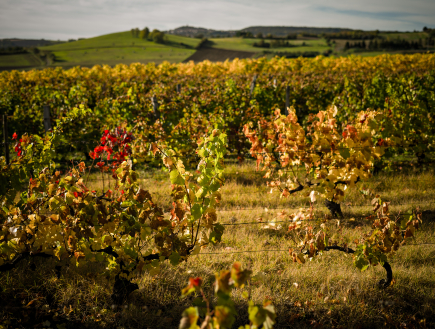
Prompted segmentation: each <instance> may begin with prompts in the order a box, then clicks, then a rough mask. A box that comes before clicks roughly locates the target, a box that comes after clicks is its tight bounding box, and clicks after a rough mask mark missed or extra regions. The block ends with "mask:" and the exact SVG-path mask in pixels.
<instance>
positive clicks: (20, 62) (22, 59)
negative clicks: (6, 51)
mask: <svg viewBox="0 0 435 329" xmlns="http://www.w3.org/2000/svg"><path fill="white" fill-rule="evenodd" d="M39 65H41V61H39V60H38V59H37V58H36V57H35V56H34V55H33V54H17V55H1V56H0V67H3V68H8V67H14V68H23V67H34V66H39Z"/></svg>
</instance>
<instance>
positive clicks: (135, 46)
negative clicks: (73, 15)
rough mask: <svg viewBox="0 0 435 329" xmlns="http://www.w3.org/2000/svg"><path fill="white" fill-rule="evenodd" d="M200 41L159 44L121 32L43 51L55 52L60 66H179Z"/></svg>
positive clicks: (177, 39)
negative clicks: (160, 64)
mask: <svg viewBox="0 0 435 329" xmlns="http://www.w3.org/2000/svg"><path fill="white" fill-rule="evenodd" d="M199 42H200V40H198V39H192V38H186V37H180V36H176V35H167V36H166V40H165V43H164V44H158V43H155V42H152V41H149V40H143V39H140V38H135V37H133V36H132V34H131V33H130V32H118V33H111V34H106V35H102V36H98V37H95V38H89V39H84V40H79V41H74V42H67V43H63V44H59V45H53V46H46V47H41V48H40V49H41V50H42V51H49V52H51V53H53V54H54V56H55V63H54V64H55V65H57V66H59V65H60V66H68V67H70V66H76V65H81V66H93V65H97V64H99V65H103V64H107V65H116V64H119V63H123V64H131V63H137V62H140V63H149V62H155V63H161V62H163V61H169V62H171V63H178V62H181V61H183V60H184V59H186V58H187V57H189V56H190V55H192V54H193V53H194V52H195V47H196V46H197V45H198V43H199Z"/></svg>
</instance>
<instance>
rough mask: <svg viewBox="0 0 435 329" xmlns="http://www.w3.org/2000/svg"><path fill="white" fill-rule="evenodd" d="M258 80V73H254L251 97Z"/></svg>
mask: <svg viewBox="0 0 435 329" xmlns="http://www.w3.org/2000/svg"><path fill="white" fill-rule="evenodd" d="M256 82H257V75H254V77H253V78H252V82H251V92H250V93H249V97H251V96H252V94H253V93H254V89H255V84H256Z"/></svg>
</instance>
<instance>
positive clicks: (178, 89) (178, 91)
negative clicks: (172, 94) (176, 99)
mask: <svg viewBox="0 0 435 329" xmlns="http://www.w3.org/2000/svg"><path fill="white" fill-rule="evenodd" d="M177 93H178V94H179V93H181V85H180V84H179V83H178V84H177Z"/></svg>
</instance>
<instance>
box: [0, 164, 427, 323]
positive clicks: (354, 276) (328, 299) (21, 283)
mask: <svg viewBox="0 0 435 329" xmlns="http://www.w3.org/2000/svg"><path fill="white" fill-rule="evenodd" d="M225 172H226V175H225V176H226V178H227V183H226V185H225V186H224V188H223V190H222V194H223V196H224V197H223V199H222V205H221V207H220V210H219V212H218V215H219V218H220V219H219V221H220V222H222V223H224V224H227V226H226V227H225V228H226V231H225V233H224V236H223V239H222V243H220V244H219V245H218V246H216V247H211V248H206V249H203V251H202V252H201V253H200V254H199V255H198V256H193V257H191V258H190V259H189V260H188V261H187V262H186V263H183V264H181V265H179V266H177V267H176V268H174V267H172V266H171V265H170V264H163V267H162V271H161V273H160V274H159V275H157V276H151V275H148V274H145V275H142V276H141V277H139V278H137V279H136V280H135V282H137V283H138V284H139V291H136V292H135V293H134V296H133V295H132V296H131V297H130V300H129V303H127V305H128V306H127V307H126V308H123V309H120V310H117V309H113V308H112V306H111V305H112V302H111V300H110V294H111V287H110V286H111V284H110V281H107V279H106V277H105V276H104V275H100V274H97V273H95V269H96V268H95V266H97V265H92V266H91V265H90V266H85V267H84V268H82V269H81V270H79V271H78V272H76V271H68V270H64V271H62V276H61V277H60V279H58V278H57V277H56V274H55V271H54V267H53V266H54V265H50V264H44V263H38V262H36V266H37V270H36V271H34V272H32V271H28V270H27V265H25V264H23V266H21V267H19V268H18V269H16V270H14V271H13V272H12V273H10V274H9V275H2V276H1V277H0V282H1V286H2V287H3V288H2V292H1V294H2V299H3V300H4V301H5V300H8V301H9V302H8V304H7V305H3V311H9V312H13V313H16V312H17V310H20V309H22V310H23V312H25V313H23V314H25V315H24V317H23V319H22V323H23V324H25V323H26V321H29V320H31V319H32V316H34V315H37V314H40V318H39V323H43V322H45V321H49V322H50V323H51V324H52V325H53V323H54V324H57V325H62V324H63V325H64V327H65V328H70V327H71V328H72V327H75V326H83V327H85V326H93V327H95V326H99V327H102V328H105V327H120V326H121V327H125V328H177V327H178V324H179V319H180V315H181V313H182V311H183V310H184V309H185V308H186V307H188V306H190V305H191V303H192V299H191V298H180V291H181V289H182V288H184V287H185V285H186V283H187V281H188V278H189V277H197V276H200V277H202V278H203V280H204V286H205V288H204V289H205V291H206V294H207V295H208V296H211V295H212V291H213V289H214V287H213V286H212V281H213V279H214V274H215V273H216V272H219V271H220V270H222V269H225V268H228V267H229V266H231V264H232V263H233V262H234V261H239V262H241V263H242V265H243V267H244V268H248V269H251V270H252V271H253V273H254V274H258V273H260V276H261V277H262V281H260V282H251V283H250V284H249V285H248V286H247V287H246V288H244V289H240V290H237V291H236V292H235V293H234V300H235V303H236V307H237V309H238V310H239V312H240V315H239V316H238V317H237V320H236V324H235V325H234V327H235V328H237V327H238V326H239V325H242V324H245V323H247V322H248V314H247V313H246V303H247V302H246V300H245V299H244V298H243V297H242V292H243V291H248V292H249V294H250V296H251V298H252V299H253V300H255V301H256V302H261V301H262V300H263V299H264V298H265V297H266V296H268V298H270V299H271V300H272V301H273V304H274V305H275V307H276V311H277V324H276V326H275V328H288V327H293V328H312V327H315V326H316V325H317V326H319V325H322V326H323V327H327V328H330V327H331V328H335V327H341V328H343V327H344V328H377V327H383V326H384V325H385V324H386V326H387V327H392V328H396V327H400V326H403V325H404V324H406V325H407V326H411V325H412V326H414V327H416V328H419V327H421V328H425V327H427V328H429V327H431V326H433V325H434V323H435V313H434V311H433V308H432V305H433V302H434V300H435V294H434V291H435V289H434V288H435V278H434V276H433V266H434V265H435V248H434V246H435V227H434V224H435V222H434V204H433V199H434V196H435V180H434V179H433V177H434V176H433V175H434V172H433V169H426V170H419V169H409V170H406V171H405V172H402V173H400V174H396V173H393V174H380V176H377V177H374V178H373V179H371V180H370V181H368V182H366V183H364V184H361V186H359V187H358V188H356V189H354V190H352V192H351V193H350V194H349V195H348V197H347V198H346V201H345V204H346V205H345V207H344V209H343V210H344V213H345V219H344V220H342V221H341V226H342V227H343V230H344V232H345V234H344V237H345V238H346V239H348V241H349V243H350V245H349V246H350V247H353V246H352V243H351V241H352V240H353V239H354V236H355V227H359V228H360V229H361V230H362V231H366V230H367V229H369V228H370V224H369V222H368V221H367V220H364V219H360V218H361V217H362V216H367V215H369V214H370V212H371V206H370V201H369V200H366V199H364V198H363V197H362V195H361V194H360V193H359V192H358V189H359V188H362V187H363V186H364V187H365V188H372V189H374V190H376V191H377V192H379V193H381V194H382V196H383V197H384V198H385V200H388V201H391V205H392V209H393V212H394V213H396V214H397V213H398V212H399V211H402V212H409V210H410V209H411V208H412V207H416V206H420V207H421V210H428V211H426V212H425V214H426V215H425V217H424V224H423V226H422V228H421V229H420V230H419V232H418V233H417V235H416V239H415V241H413V242H412V244H416V245H410V246H405V247H403V248H401V250H400V251H399V252H398V253H397V255H395V256H394V257H393V258H392V259H391V261H390V263H391V266H392V268H393V273H394V278H395V284H394V285H393V286H392V287H390V288H388V289H387V290H380V289H379V288H377V287H376V282H377V281H379V280H380V279H382V278H383V277H384V276H385V271H384V270H383V269H382V268H380V267H379V266H377V267H374V268H372V269H370V270H369V271H366V272H360V271H359V270H357V269H356V268H355V267H354V266H353V264H352V258H351V257H349V256H346V255H345V254H342V253H339V252H334V251H330V252H327V253H325V254H324V255H323V256H322V257H320V258H317V259H316V260H313V261H312V262H309V263H308V264H304V265H300V264H295V263H293V261H292V258H291V256H290V255H289V254H288V249H289V248H291V247H294V246H293V243H292V242H291V240H289V239H288V237H286V235H285V234H282V233H280V232H275V231H273V230H267V229H262V228H261V225H260V223H258V222H257V219H258V218H260V217H261V218H263V221H266V220H267V219H268V218H272V217H273V214H276V213H277V212H279V211H282V210H280V209H274V208H285V209H286V210H287V211H291V209H293V208H298V207H304V206H306V205H307V204H308V203H309V201H308V200H309V198H308V197H306V196H299V197H294V198H291V199H287V200H286V201H282V200H280V199H279V196H278V195H277V194H272V195H271V194H270V193H268V190H267V189H266V188H265V184H264V179H262V178H261V175H260V174H257V173H255V165H253V164H249V163H248V164H245V165H241V166H239V165H234V164H233V165H231V164H229V165H228V167H227V169H226V170H225ZM141 177H143V178H142V179H141V185H142V186H143V188H145V189H148V190H149V191H150V192H151V193H152V195H153V196H154V197H155V199H156V200H158V202H159V204H160V205H161V206H162V207H163V208H164V209H166V210H165V211H168V210H169V209H170V207H169V205H170V198H169V197H168V192H169V191H170V182H169V180H168V178H167V174H166V173H164V172H159V171H153V172H143V173H142V174H141ZM92 179H94V180H98V179H101V177H100V176H98V175H93V176H91V180H92ZM101 184H102V183H101V181H95V182H93V183H92V184H91V186H92V188H95V189H101V188H102V185H101ZM106 184H107V180H106ZM106 188H107V185H106ZM316 209H317V210H316V212H317V214H318V216H324V215H326V212H325V208H323V207H322V205H321V204H319V205H317V206H316ZM166 215H167V214H166ZM351 218H357V219H356V220H355V221H351V220H350V219H351ZM328 223H330V225H331V226H332V227H333V226H335V225H336V220H333V219H330V220H329V221H328ZM423 243H428V245H424V244H423ZM12 287H13V289H11V288H12ZM32 300H34V302H33V303H32V304H31V305H30V306H27V308H25V307H24V306H25V305H26V304H29V302H31V301H32ZM23 305H24V306H23ZM45 305H46V306H45ZM44 308H45V311H48V310H51V312H52V315H50V313H47V312H45V311H44ZM65 309H66V311H65ZM54 313H56V314H58V315H57V316H53V315H54ZM3 316H5V313H3ZM7 318H10V317H9V316H7ZM10 319H11V320H10V321H11V323H16V322H15V320H13V319H12V318H10ZM3 323H4V324H5V322H3Z"/></svg>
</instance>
